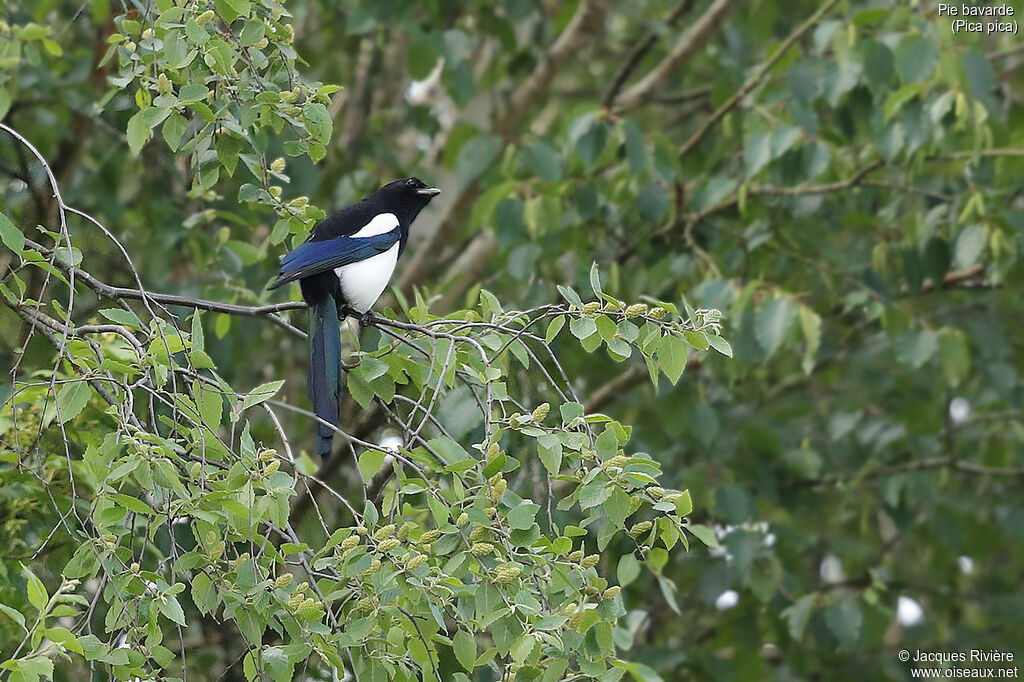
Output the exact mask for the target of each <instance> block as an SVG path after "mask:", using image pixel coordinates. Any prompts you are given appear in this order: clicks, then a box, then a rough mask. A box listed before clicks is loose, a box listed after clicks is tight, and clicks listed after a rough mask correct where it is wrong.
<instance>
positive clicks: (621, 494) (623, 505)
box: [603, 487, 630, 528]
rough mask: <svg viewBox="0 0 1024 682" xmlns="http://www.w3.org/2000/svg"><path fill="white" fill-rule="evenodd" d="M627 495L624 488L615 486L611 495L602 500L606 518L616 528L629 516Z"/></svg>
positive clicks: (620, 526)
mask: <svg viewBox="0 0 1024 682" xmlns="http://www.w3.org/2000/svg"><path fill="white" fill-rule="evenodd" d="M629 506H630V505H629V495H628V494H626V492H625V491H624V490H622V489H621V488H618V487H616V488H615V490H613V491H612V494H611V497H609V498H608V499H607V500H605V501H604V505H603V507H604V513H605V515H606V516H607V517H608V520H609V521H610V522H611V523H613V524H614V525H615V526H616V527H617V528H622V526H623V524H624V523H625V521H626V517H627V516H629Z"/></svg>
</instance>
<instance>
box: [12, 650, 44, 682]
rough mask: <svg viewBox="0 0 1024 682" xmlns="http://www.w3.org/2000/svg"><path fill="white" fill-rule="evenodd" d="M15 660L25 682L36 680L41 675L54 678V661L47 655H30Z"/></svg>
mask: <svg viewBox="0 0 1024 682" xmlns="http://www.w3.org/2000/svg"><path fill="white" fill-rule="evenodd" d="M15 662H16V663H17V666H18V671H19V672H20V673H21V675H22V680H23V681H24V682H29V681H31V680H36V679H38V678H40V677H44V678H46V679H48V680H52V679H53V661H51V660H50V659H49V658H47V657H46V656H30V657H28V658H22V659H15Z"/></svg>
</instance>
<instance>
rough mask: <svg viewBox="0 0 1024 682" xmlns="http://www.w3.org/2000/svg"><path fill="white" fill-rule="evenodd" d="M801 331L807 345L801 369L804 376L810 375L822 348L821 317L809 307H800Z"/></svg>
mask: <svg viewBox="0 0 1024 682" xmlns="http://www.w3.org/2000/svg"><path fill="white" fill-rule="evenodd" d="M800 330H801V331H802V332H803V335H804V341H805V343H806V348H805V350H804V359H803V362H802V363H801V367H802V369H803V370H804V374H810V373H811V370H812V369H814V361H815V359H816V358H817V357H818V348H820V347H821V316H820V315H818V313H816V312H814V311H813V310H811V309H810V308H809V307H807V306H800Z"/></svg>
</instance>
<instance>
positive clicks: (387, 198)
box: [373, 178, 441, 224]
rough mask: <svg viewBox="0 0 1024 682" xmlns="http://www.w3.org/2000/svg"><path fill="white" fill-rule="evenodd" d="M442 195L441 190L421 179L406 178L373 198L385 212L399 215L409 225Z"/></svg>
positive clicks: (388, 186) (385, 188)
mask: <svg viewBox="0 0 1024 682" xmlns="http://www.w3.org/2000/svg"><path fill="white" fill-rule="evenodd" d="M440 193H441V190H439V189H438V188H436V187H428V186H427V185H426V184H425V183H424V182H423V181H422V180H420V179H419V178H404V179H402V180H395V181H394V182H389V183H388V184H386V185H384V186H383V187H381V188H380V189H379V190H377V191H376V192H374V195H373V198H374V199H375V200H376V201H378V202H380V204H381V206H382V208H383V209H384V210H388V211H391V212H393V213H395V214H396V215H399V217H400V218H404V220H405V222H406V224H408V223H411V222H412V221H413V219H414V218H415V217H416V216H417V215H418V214H419V212H420V211H421V210H423V207H424V206H426V205H427V204H429V203H430V200H431V199H433V198H434V197H436V196H437V195H438V194H440Z"/></svg>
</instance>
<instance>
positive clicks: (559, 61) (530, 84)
mask: <svg viewBox="0 0 1024 682" xmlns="http://www.w3.org/2000/svg"><path fill="white" fill-rule="evenodd" d="M606 9H607V8H606V6H605V3H604V0H581V2H580V4H579V7H577V8H576V13H575V14H574V15H573V17H572V19H571V20H570V21H569V24H568V25H567V26H566V27H565V29H564V30H563V31H562V33H561V34H560V35H559V36H558V38H557V39H556V40H555V42H554V43H553V44H552V45H551V47H550V48H549V49H548V51H547V54H546V55H545V57H544V59H543V61H542V62H541V63H540V64H538V65H537V68H536V69H535V70H534V71H533V73H532V74H530V76H529V77H528V78H527V79H526V80H525V81H523V83H522V84H521V85H520V86H519V87H518V88H516V90H515V92H514V93H513V94H512V96H511V97H510V98H509V103H508V106H507V108H506V109H505V111H504V112H503V113H502V114H501V115H500V116H499V117H498V118H497V119H496V120H495V125H494V129H495V131H496V132H498V134H500V135H502V136H503V137H507V136H508V135H510V134H511V133H512V132H513V131H515V129H516V128H517V127H518V126H519V123H520V121H522V118H523V116H524V115H525V114H526V112H528V111H530V110H532V109H535V108H536V107H537V105H538V102H539V100H540V99H541V98H542V97H543V96H544V94H545V93H546V92H547V90H548V88H549V87H550V86H551V81H552V80H554V78H555V76H556V75H557V74H558V72H559V70H560V69H561V68H562V65H563V64H564V63H565V61H566V60H567V59H568V58H569V56H570V55H571V54H572V53H573V52H575V51H576V50H578V49H579V47H580V45H582V44H583V41H584V39H585V38H586V37H587V34H588V33H590V32H592V31H593V30H594V29H595V28H596V26H597V24H599V23H600V21H601V20H602V19H603V18H604V14H605V10H606Z"/></svg>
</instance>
